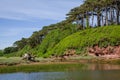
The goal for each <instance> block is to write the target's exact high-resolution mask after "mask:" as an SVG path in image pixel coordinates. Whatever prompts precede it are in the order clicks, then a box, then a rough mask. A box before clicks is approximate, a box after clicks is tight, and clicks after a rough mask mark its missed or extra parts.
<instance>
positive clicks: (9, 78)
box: [0, 64, 120, 80]
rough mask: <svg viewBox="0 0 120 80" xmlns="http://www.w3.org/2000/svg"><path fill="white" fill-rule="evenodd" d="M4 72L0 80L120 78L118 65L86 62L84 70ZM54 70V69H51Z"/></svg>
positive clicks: (92, 79)
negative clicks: (86, 66) (86, 65)
mask: <svg viewBox="0 0 120 80" xmlns="http://www.w3.org/2000/svg"><path fill="white" fill-rule="evenodd" d="M75 68H76V67H74V70H72V71H71V70H69V71H67V72H66V71H57V72H56V71H53V72H31V73H24V72H22V73H21V72H19V73H6V74H0V80H120V65H109V64H88V68H87V69H85V70H80V69H77V68H76V69H75ZM53 70H54V69H53Z"/></svg>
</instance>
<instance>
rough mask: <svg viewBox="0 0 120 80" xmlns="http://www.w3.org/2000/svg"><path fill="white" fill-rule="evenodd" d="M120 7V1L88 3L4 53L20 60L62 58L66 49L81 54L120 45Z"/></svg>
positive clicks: (86, 1)
mask: <svg viewBox="0 0 120 80" xmlns="http://www.w3.org/2000/svg"><path fill="white" fill-rule="evenodd" d="M119 4H120V1H119V0H85V1H84V3H83V4H82V5H80V6H78V7H75V8H73V9H71V10H70V12H69V13H68V14H67V17H66V20H64V21H61V22H59V23H56V24H52V25H49V26H44V27H43V29H42V30H40V31H36V32H33V34H32V35H31V37H29V38H22V39H21V40H19V41H16V42H15V43H14V45H13V46H12V47H7V48H5V49H4V51H3V53H4V54H7V55H8V54H9V53H10V55H12V56H13V55H14V56H15V55H16V56H20V55H22V54H24V53H25V52H31V53H32V54H35V55H37V56H46V57H48V56H50V55H52V54H56V55H61V54H63V53H64V51H65V50H66V49H75V50H76V51H77V53H78V54H81V53H85V52H86V48H87V47H90V46H93V45H99V46H101V47H104V46H108V45H111V46H114V45H120V36H119V35H118V34H120V26H119V24H120V5H119ZM104 26H105V27H104ZM96 27H97V28H96Z"/></svg>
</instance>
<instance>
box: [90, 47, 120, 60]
mask: <svg viewBox="0 0 120 80" xmlns="http://www.w3.org/2000/svg"><path fill="white" fill-rule="evenodd" d="M88 52H89V54H90V55H92V56H98V57H103V58H106V59H113V58H120V45H119V46H107V47H102V48H100V47H99V46H98V45H96V46H94V47H91V48H89V49H88Z"/></svg>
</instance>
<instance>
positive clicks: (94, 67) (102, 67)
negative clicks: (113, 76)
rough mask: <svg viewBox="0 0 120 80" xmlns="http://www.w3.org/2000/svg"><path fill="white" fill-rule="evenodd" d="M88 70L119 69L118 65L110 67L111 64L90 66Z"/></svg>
mask: <svg viewBox="0 0 120 80" xmlns="http://www.w3.org/2000/svg"><path fill="white" fill-rule="evenodd" d="M89 69H90V70H113V69H120V65H112V64H90V66H89Z"/></svg>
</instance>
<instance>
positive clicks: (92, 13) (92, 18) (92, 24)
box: [92, 12, 94, 26]
mask: <svg viewBox="0 0 120 80" xmlns="http://www.w3.org/2000/svg"><path fill="white" fill-rule="evenodd" d="M93 24H94V12H93V13H92V26H94V25H93Z"/></svg>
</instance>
